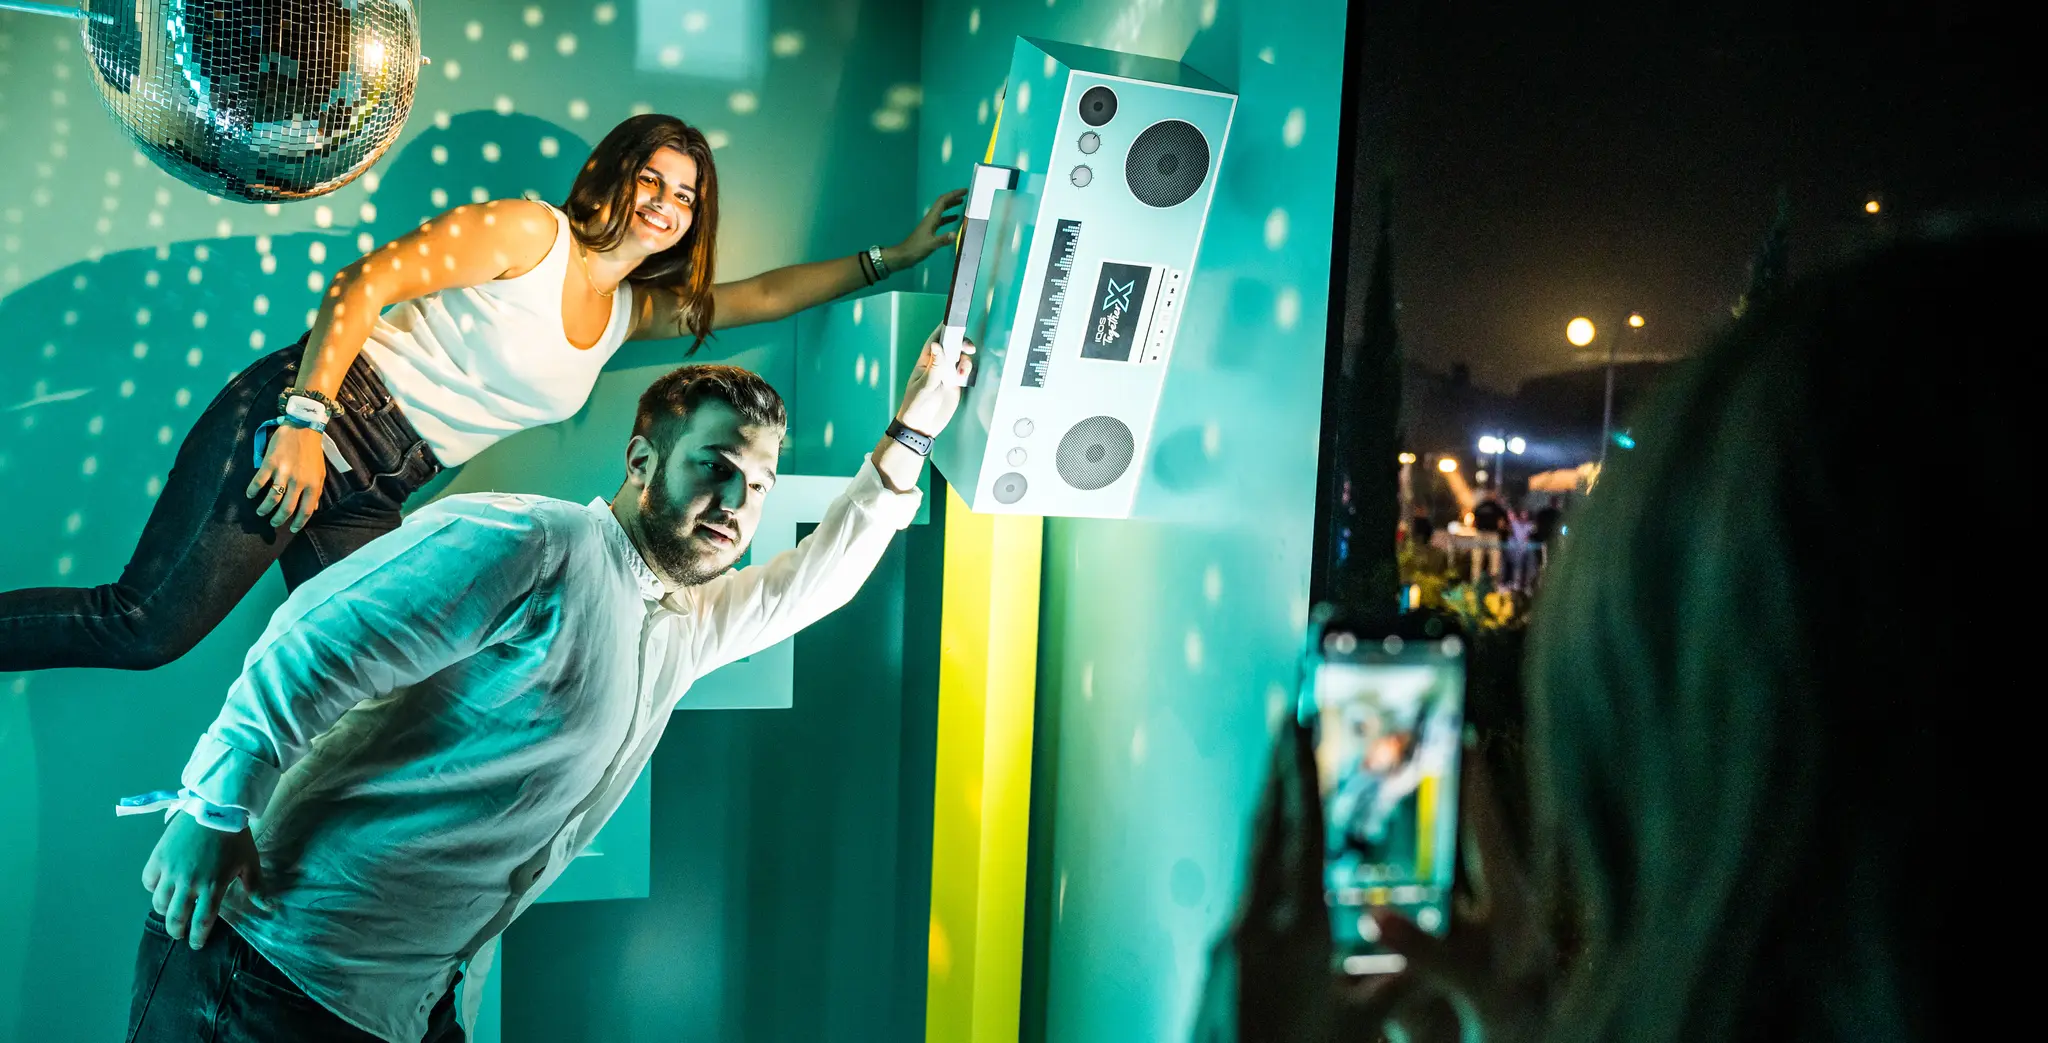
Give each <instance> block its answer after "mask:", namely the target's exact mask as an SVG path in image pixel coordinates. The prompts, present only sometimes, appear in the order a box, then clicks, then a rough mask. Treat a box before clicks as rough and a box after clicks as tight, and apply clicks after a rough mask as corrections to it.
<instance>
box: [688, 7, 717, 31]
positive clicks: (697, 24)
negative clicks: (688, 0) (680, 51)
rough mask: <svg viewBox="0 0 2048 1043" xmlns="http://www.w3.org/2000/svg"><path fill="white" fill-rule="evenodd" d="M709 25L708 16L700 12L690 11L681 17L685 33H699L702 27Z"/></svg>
mask: <svg viewBox="0 0 2048 1043" xmlns="http://www.w3.org/2000/svg"><path fill="white" fill-rule="evenodd" d="M710 24H711V18H710V16H709V15H706V14H705V13H704V12H702V11H690V12H687V13H685V14H684V15H683V31H684V32H686V33H701V32H703V31H704V27H705V26H708V25H710Z"/></svg>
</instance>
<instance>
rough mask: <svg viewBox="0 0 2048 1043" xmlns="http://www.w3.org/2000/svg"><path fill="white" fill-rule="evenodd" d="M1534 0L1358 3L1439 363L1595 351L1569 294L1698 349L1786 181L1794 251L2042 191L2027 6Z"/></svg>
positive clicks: (1416, 356)
mask: <svg viewBox="0 0 2048 1043" xmlns="http://www.w3.org/2000/svg"><path fill="white" fill-rule="evenodd" d="M1531 6H1536V5H1527V4H1471V3H1458V2H1455V0H1451V2H1442V0H1439V2H1433V3H1422V2H1416V0H1392V2H1381V3H1361V4H1359V5H1356V6H1354V8H1353V10H1354V12H1356V14H1355V15H1354V17H1362V18H1364V20H1365V23H1366V26H1367V38H1366V44H1365V47H1366V55H1365V57H1366V62H1365V69H1364V77H1363V83H1364V93H1363V94H1362V96H1361V97H1362V105H1363V109H1364V125H1365V130H1364V146H1365V147H1364V157H1365V158H1364V160H1363V168H1364V169H1365V170H1366V171H1367V172H1368V173H1369V174H1372V175H1377V174H1379V173H1380V172H1390V173H1391V175H1392V177H1393V183H1394V192H1395V198H1394V236H1395V243H1394V248H1395V257H1396V261H1395V265H1396V267H1395V273H1396V275H1395V285H1396V288H1397V292H1398V295H1399V300H1400V302H1401V311H1400V317H1399V321H1400V325H1401V334H1402V341H1403V344H1404V345H1405V347H1406V350H1407V352H1408V357H1409V358H1410V359H1411V360H1412V361H1414V362H1417V363H1420V364H1421V365H1423V366H1427V367H1430V368H1433V369H1437V370H1446V369H1448V368H1449V367H1450V366H1451V365H1452V364H1453V363H1456V362H1464V363H1467V364H1468V365H1470V367H1471V371H1472V376H1473V379H1474V380H1475V381H1478V382H1480V383H1482V384H1486V385H1490V386H1494V387H1497V388H1500V389H1502V390H1512V389H1513V387H1514V386H1515V385H1516V384H1517V383H1519V382H1520V381H1521V380H1523V379H1525V378H1527V377H1530V376H1534V375H1537V374H1542V373H1549V372H1555V371H1558V370H1561V369H1569V368H1574V367H1576V366H1578V365H1581V364H1583V363H1585V362H1586V361H1590V360H1589V359H1588V358H1586V357H1585V356H1584V355H1583V353H1580V352H1578V351H1576V350H1575V349H1573V348H1572V347H1571V346H1570V345H1568V344H1567V343H1566V342H1565V339H1564V327H1565V323H1566V322H1567V320H1569V319H1570V318H1572V317H1573V316H1574V315H1578V314H1585V315H1589V316H1590V317H1592V318H1593V319H1594V320H1595V322H1596V323H1598V324H1599V325H1600V328H1601V334H1602V336H1605V335H1606V334H1607V333H1609V332H1611V331H1615V330H1617V329H1619V322H1620V320H1621V319H1622V318H1623V317H1624V316H1626V315H1627V314H1628V312H1629V311H1630V310H1639V311H1641V312H1642V313H1643V314H1644V315H1645V316H1646V317H1647V319H1648V325H1647V326H1646V328H1645V329H1644V331H1643V332H1642V333H1641V334H1638V335H1634V336H1633V337H1632V339H1631V340H1630V341H1626V342H1624V343H1627V344H1629V345H1631V348H1626V349H1624V350H1625V351H1629V350H1632V349H1634V348H1636V347H1639V348H1640V350H1641V351H1642V352H1643V353H1646V354H1674V353H1678V352H1683V351H1685V350H1688V349H1689V348H1690V347H1691V346H1692V345H1693V344H1695V343H1696V342H1697V341H1698V340H1699V338H1700V337H1701V336H1702V335H1703V334H1704V333H1705V332H1706V331H1709V330H1711V329H1712V328H1713V327H1714V326H1715V325H1716V324H1718V323H1721V322H1725V321H1726V319H1727V315H1728V307H1729V305H1730V304H1731V303H1732V302H1733V300H1734V298H1735V296H1736V295H1737V294H1738V293H1739V292H1740V291H1741V290H1742V288H1743V286H1744V285H1745V284H1746V271H1747V267H1748V264H1749V260H1750V258H1751V256H1752V255H1753V254H1754V253H1755V249H1756V244H1757V243H1758V241H1759V240H1760V239H1761V237H1762V235H1763V232H1764V230H1765V228H1766V227H1767V225H1768V224H1769V222H1770V218H1771V215H1772V212H1773V209H1774V206H1775V199H1776V194H1777V188H1778V186H1779V185H1780V184H1783V185H1785V186H1786V188H1787V189H1788V190H1789V193H1790V199H1791V203H1792V217H1793V235H1792V238H1791V251H1792V264H1793V270H1794V271H1795V272H1798V271H1802V270H1810V269H1811V268H1812V267H1814V266H1815V265H1817V264H1820V263H1824V262H1825V261H1826V260H1827V259H1828V258H1830V257H1834V256H1840V255H1841V253H1842V252H1843V250H1844V249H1845V248H1847V246H1848V245H1849V244H1851V243H1853V242H1856V241H1858V240H1859V239H1864V238H1868V237H1869V233H1873V232H1876V231H1878V229H1877V228H1874V227H1872V226H1873V225H1874V224H1876V223H1877V222H1884V223H1885V224H1886V226H1887V227H1890V228H1894V229H1897V228H1904V227H1907V226H1909V225H1911V224H1913V223H1914V222H1916V221H1918V220H1920V219H1922V218H1924V217H1925V216H1926V215H1928V214H1929V213H1930V212H1931V211H1937V210H1949V209H1954V208H1965V209H1982V208H1984V207H1987V206H2003V205H2011V204H2014V203H2024V202H2027V201H2029V200H2031V201H2033V202H2036V203H2038V202H2040V201H2041V200H2042V199H2043V198H2044V197H2043V194H2042V189H2043V185H2044V178H2043V171H2044V164H2043V161H2042V159H2043V146H2042V139H2043V138H2044V137H2048V126H2044V123H2043V119H2042V117H2043V112H2042V104H2041V96H2042V94H2043V93H2044V91H2043V88H2042V83H2043V80H2044V77H2043V76H2042V75H2041V74H2040V68H2041V65H2042V64H2043V63H2048V55H2040V54H2037V55H2033V56H2022V55H2021V53H2020V48H2021V47H2023V46H2027V45H2029V42H2030V41H2033V40H2035V39H2036V38H2035V37H2034V35H2033V33H2032V32H2031V30H2030V29H2028V28H2024V27H2023V26H2022V25H2021V24H2020V23H2018V22H2015V21H2011V20H2006V19H2001V18H1999V17H1998V16H1996V15H1992V14H1989V13H1977V12H1974V11H1971V10H1969V9H1965V8H1962V7H1959V6H1953V5H1952V6H1950V7H1948V8H1947V9H1946V10H1944V11H1942V12H1939V13H1936V12H1927V11H1919V10H1908V9H1907V8H1905V7H1904V6H1899V5H1894V6H1892V7H1889V8H1883V9H1877V10H1865V11H1862V12H1855V13H1846V14H1837V13H1833V12H1826V11H1804V12H1802V11H1800V9H1802V8H1809V7H1812V6H1813V5H1808V4H1801V3H1798V2H1797V0H1780V2H1778V3H1775V4H1764V3H1756V2H1753V0H1739V2H1735V3H1720V4H1715V5H1711V7H1707V6H1705V5H1702V6H1701V7H1700V8H1699V9H1697V10H1688V11H1683V12H1680V11H1676V10H1663V9H1658V8H1657V7H1656V6H1655V5H1651V4H1635V5H1622V4H1606V3H1601V4H1589V5H1575V6H1576V7H1577V8H1578V10H1577V11H1576V12H1575V13H1574V14H1572V15H1571V16H1570V17H1568V18H1557V17H1546V16H1544V15H1540V14H1538V13H1535V12H1532V11H1529V10H1527V9H1526V8H1528V7H1531ZM1558 6H1563V5H1558ZM1871 198H1877V199H1879V200H1881V201H1882V203H1883V212H1882V213H1881V214H1880V215H1879V216H1878V217H1876V218H1872V217H1870V216H1869V215H1867V214H1865V213H1864V211H1863V205H1864V203H1865V201H1866V200H1868V199H1871ZM1365 202H1366V203H1368V204H1369V203H1370V200H1369V199H1368V200H1366V201H1365ZM1366 228H1367V229H1369V228H1370V226H1369V225H1367V226H1366ZM1362 245H1363V247H1364V249H1365V251H1366V253H1367V254H1368V255H1369V253H1370V251H1371V243H1370V241H1369V239H1368V241H1367V242H1365V243H1363V244H1362ZM1361 281H1362V276H1361ZM1596 346H1597V344H1596Z"/></svg>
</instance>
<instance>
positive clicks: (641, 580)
mask: <svg viewBox="0 0 2048 1043" xmlns="http://www.w3.org/2000/svg"><path fill="white" fill-rule="evenodd" d="M590 509H591V510H592V511H595V512H596V513H598V514H601V515H604V532H605V537H606V538H607V539H609V540H611V542H612V549H613V550H616V551H620V552H621V556H622V557H624V558H625V559H626V568H627V569H628V570H629V571H631V572H632V573H633V582H635V583H636V584H638V585H639V587H640V596H641V597H643V598H645V599H647V600H648V601H660V600H661V599H662V598H664V597H666V596H668V587H666V586H664V585H663V584H662V582H661V577H659V576H657V575H655V574H654V570H653V569H651V568H648V567H647V559H646V558H643V557H641V556H640V548H638V547H635V546H634V545H633V538H632V537H631V536H628V535H626V528H625V526H623V525H620V524H619V518H618V515H615V514H613V513H612V505H611V504H609V503H606V502H605V501H604V499H603V498H602V497H599V498H598V499H595V500H592V501H590Z"/></svg>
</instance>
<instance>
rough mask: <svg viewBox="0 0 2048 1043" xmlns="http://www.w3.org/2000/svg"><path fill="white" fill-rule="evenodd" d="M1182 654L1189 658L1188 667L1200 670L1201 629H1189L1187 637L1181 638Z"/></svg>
mask: <svg viewBox="0 0 2048 1043" xmlns="http://www.w3.org/2000/svg"><path fill="white" fill-rule="evenodd" d="M1181 655H1182V656H1183V657H1184V658H1186V659H1187V661H1188V669H1190V670H1200V669H1201V668H1202V632H1201V631H1199V630H1192V629H1191V630H1189V631H1188V635H1187V637H1185V638H1182V639H1181Z"/></svg>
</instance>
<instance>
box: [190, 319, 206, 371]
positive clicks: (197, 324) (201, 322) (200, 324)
mask: <svg viewBox="0 0 2048 1043" xmlns="http://www.w3.org/2000/svg"><path fill="white" fill-rule="evenodd" d="M192 328H193V329H195V330H203V329H205V328H206V313H205V312H203V311H195V312H193V313H192ZM195 350H196V349H195ZM193 364H194V365H198V363H193Z"/></svg>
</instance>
